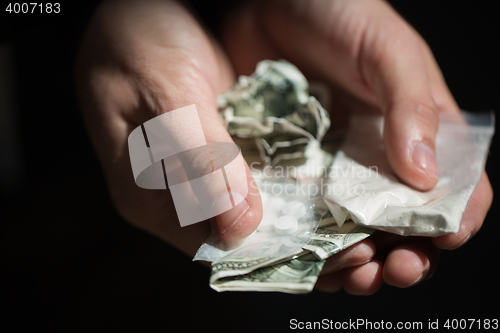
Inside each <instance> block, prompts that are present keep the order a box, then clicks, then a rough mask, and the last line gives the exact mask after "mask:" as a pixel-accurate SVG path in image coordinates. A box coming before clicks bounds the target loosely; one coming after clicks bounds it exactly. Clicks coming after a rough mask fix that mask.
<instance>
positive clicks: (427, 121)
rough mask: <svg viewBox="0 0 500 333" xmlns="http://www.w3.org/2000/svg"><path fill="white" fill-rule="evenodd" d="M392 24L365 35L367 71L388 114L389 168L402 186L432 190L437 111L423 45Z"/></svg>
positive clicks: (403, 27)
mask: <svg viewBox="0 0 500 333" xmlns="http://www.w3.org/2000/svg"><path fill="white" fill-rule="evenodd" d="M392 24H393V27H391V29H390V30H389V31H383V29H384V28H381V27H379V26H377V27H378V28H377V27H375V28H374V29H371V30H370V29H367V36H366V37H365V44H364V45H363V48H364V50H366V51H365V52H364V54H363V55H362V58H361V59H362V64H363V65H362V66H363V71H364V73H366V74H365V75H366V79H367V81H368V82H369V85H370V86H372V87H373V88H374V90H375V91H376V94H377V96H378V98H379V101H380V103H381V108H382V110H383V112H384V114H385V124H384V144H385V149H386V152H387V158H388V160H389V163H390V164H391V166H392V168H393V169H394V171H395V172H396V174H397V175H398V176H399V177H400V178H401V179H402V180H403V181H405V182H406V183H408V184H409V185H411V186H413V187H415V188H417V189H420V190H428V189H430V188H432V187H433V186H434V185H436V183H437V181H438V169H437V164H436V156H435V139H436V134H437V130H438V123H439V117H438V110H437V107H436V105H435V102H434V99H433V96H432V92H431V90H430V85H429V77H428V73H427V67H426V62H425V59H424V55H423V52H422V49H421V46H420V42H419V40H418V39H417V38H416V36H415V35H414V34H413V32H412V30H411V29H410V28H409V27H407V25H406V24H405V23H404V22H402V21H399V20H397V19H394V22H393V23H392ZM382 27H383V26H382ZM384 40H386V42H384Z"/></svg>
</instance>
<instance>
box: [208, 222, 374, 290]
mask: <svg viewBox="0 0 500 333" xmlns="http://www.w3.org/2000/svg"><path fill="white" fill-rule="evenodd" d="M328 218H329V217H328V216H327V219H328ZM325 223H327V222H323V224H322V226H323V227H321V228H318V229H317V230H316V232H315V233H314V235H313V237H312V238H311V240H310V241H309V242H308V243H307V244H306V245H305V246H304V247H303V249H304V251H302V252H301V253H299V254H296V255H294V256H292V257H285V258H261V259H248V258H241V259H233V260H228V261H221V262H216V263H213V264H212V272H211V276H210V286H211V287H212V288H213V289H214V290H216V291H219V292H221V291H274V292H284V293H292V294H301V293H308V292H310V291H311V290H312V289H313V288H314V285H315V284H316V281H317V279H318V276H319V274H320V273H321V269H322V268H323V265H324V263H325V260H326V259H327V258H329V257H331V256H332V255H335V254H336V253H338V252H340V251H342V250H344V249H346V248H347V247H349V246H351V245H354V244H356V243H357V242H360V241H361V240H363V239H365V238H367V237H368V236H370V234H371V233H372V232H373V230H372V229H368V228H363V227H359V226H357V225H355V224H354V223H353V222H346V223H344V225H343V226H342V228H340V227H338V226H337V225H336V224H335V222H333V224H331V225H325Z"/></svg>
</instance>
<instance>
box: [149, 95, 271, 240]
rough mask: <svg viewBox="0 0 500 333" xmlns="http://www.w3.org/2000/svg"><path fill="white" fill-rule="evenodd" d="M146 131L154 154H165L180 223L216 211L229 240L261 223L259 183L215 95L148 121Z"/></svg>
mask: <svg viewBox="0 0 500 333" xmlns="http://www.w3.org/2000/svg"><path fill="white" fill-rule="evenodd" d="M200 95H201V94H196V96H200ZM207 97H208V96H207ZM193 99H194V100H196V99H197V98H196V97H195V98H193ZM193 99H190V98H188V99H186V100H185V102H184V103H186V102H189V101H192V100H193ZM178 102H180V101H178ZM206 102H208V103H206ZM176 104H177V103H176ZM144 134H145V136H146V138H147V141H148V145H149V147H150V151H151V155H152V157H153V158H154V160H155V161H157V160H159V159H161V163H162V168H163V170H164V176H165V177H166V182H167V183H168V187H169V190H170V192H171V195H172V198H173V201H174V204H175V208H176V212H177V215H178V217H179V221H180V224H181V226H185V225H189V224H193V223H197V222H200V221H202V220H205V219H209V218H212V217H214V219H213V220H212V226H213V228H214V230H215V231H216V232H217V233H218V234H219V235H220V237H221V238H222V239H223V240H225V241H234V240H239V239H242V238H244V237H246V236H248V235H249V234H251V233H252V232H253V231H254V230H255V229H256V228H257V226H258V225H259V222H260V220H261V217H262V203H261V200H260V194H259V191H258V188H257V187H256V186H255V184H254V182H253V177H252V175H251V172H250V170H249V167H248V165H247V163H246V162H245V160H244V159H243V156H242V154H241V151H240V150H239V148H238V146H236V145H235V144H234V142H233V140H232V139H231V137H230V136H229V134H228V132H227V131H226V130H225V128H224V127H223V125H222V123H221V122H220V119H219V116H218V114H217V111H216V110H215V105H214V103H212V101H209V99H205V103H200V104H199V105H198V107H197V105H196V104H192V105H189V106H185V107H181V108H178V109H175V110H172V111H169V112H166V113H164V114H162V115H160V116H158V117H155V118H153V119H151V120H150V121H147V122H145V123H144ZM158 168H159V166H158Z"/></svg>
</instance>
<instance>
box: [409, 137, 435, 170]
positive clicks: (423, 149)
mask: <svg viewBox="0 0 500 333" xmlns="http://www.w3.org/2000/svg"><path fill="white" fill-rule="evenodd" d="M411 158H412V160H413V164H415V165H416V166H417V168H419V169H420V170H422V171H424V172H425V173H426V174H427V175H429V176H430V177H432V178H438V168H437V164H436V155H435V154H434V150H433V149H432V148H431V147H429V146H428V145H426V144H425V143H423V142H417V143H416V144H414V145H413V152H412V154H411Z"/></svg>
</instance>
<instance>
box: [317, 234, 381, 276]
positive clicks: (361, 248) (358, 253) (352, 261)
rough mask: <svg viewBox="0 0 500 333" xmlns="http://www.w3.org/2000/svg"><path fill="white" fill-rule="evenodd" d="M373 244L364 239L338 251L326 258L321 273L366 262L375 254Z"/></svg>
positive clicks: (328, 272)
mask: <svg viewBox="0 0 500 333" xmlns="http://www.w3.org/2000/svg"><path fill="white" fill-rule="evenodd" d="M375 252H376V250H375V244H374V243H373V241H372V240H370V239H365V240H363V241H361V242H359V243H357V244H355V245H353V246H350V247H348V248H347V249H344V250H342V251H340V252H339V253H337V254H335V255H333V256H332V257H330V258H328V259H327V260H326V262H325V265H324V266H323V269H322V270H321V275H323V274H324V275H327V274H330V273H333V272H338V271H341V270H342V269H345V268H349V267H354V266H359V265H363V264H366V263H367V262H368V261H370V260H371V259H372V258H373V256H374V255H375Z"/></svg>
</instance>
